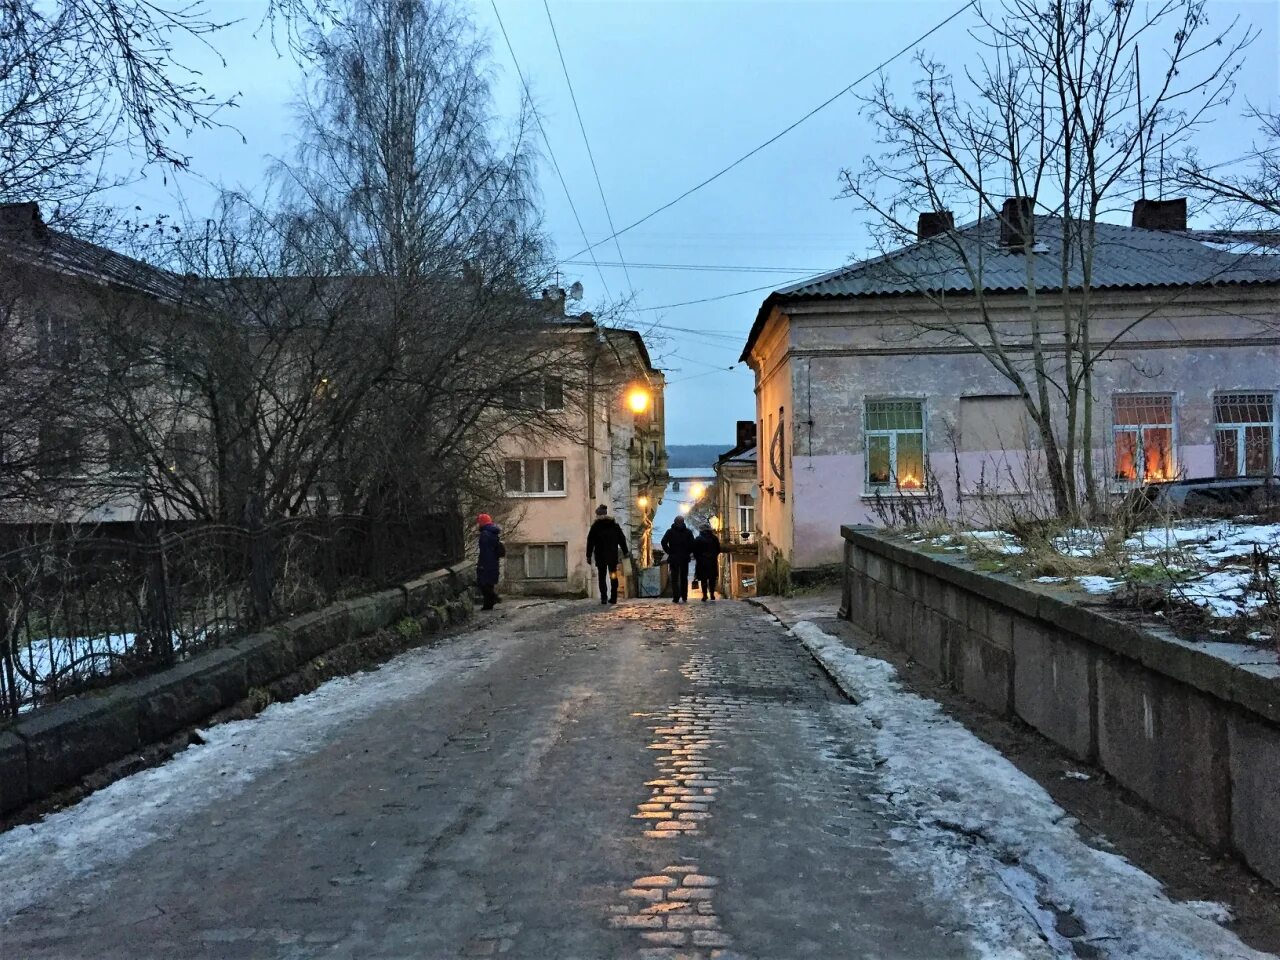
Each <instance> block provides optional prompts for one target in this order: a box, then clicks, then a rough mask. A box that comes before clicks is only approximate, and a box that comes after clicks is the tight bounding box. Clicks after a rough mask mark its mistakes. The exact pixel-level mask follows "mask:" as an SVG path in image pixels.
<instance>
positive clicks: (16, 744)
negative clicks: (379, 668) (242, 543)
mask: <svg viewBox="0 0 1280 960" xmlns="http://www.w3.org/2000/svg"><path fill="white" fill-rule="evenodd" d="M472 580H473V571H472V570H471V569H470V568H463V567H461V566H456V567H449V568H446V569H444V570H438V571H436V572H434V573H431V574H428V575H427V576H424V577H421V578H419V579H417V580H412V581H410V582H409V583H405V584H402V585H401V586H399V587H396V588H394V589H391V590H383V591H381V592H379V593H375V594H371V595H369V596H366V597H361V598H359V599H356V600H347V601H343V602H341V603H335V604H332V605H331V606H328V607H325V608H324V609H322V610H317V611H314V612H312V613H308V614H304V615H302V616H299V617H295V618H293V619H292V620H287V621H285V622H284V623H281V624H279V625H277V626H275V627H273V628H272V629H270V630H266V631H264V632H262V633H256V634H253V635H252V636H248V637H243V638H241V639H240V640H237V641H236V642H234V643H231V644H228V645H227V646H225V647H219V648H217V649H215V650H210V651H208V652H205V653H201V654H199V655H197V656H195V657H192V658H191V659H190V660H186V661H183V662H182V663H179V664H177V665H175V666H173V667H170V668H169V669H167V670H164V671H162V672H160V673H156V674H151V675H149V676H145V677H140V678H138V679H137V680H131V681H128V682H125V683H121V684H117V685H115V686H112V687H109V688H106V689H104V690H101V691H96V692H92V693H86V694H84V695H82V696H78V697H76V698H74V699H71V700H66V701H63V702H61V703H56V704H52V705H50V706H48V707H45V708H43V709H40V710H37V711H36V712H34V713H32V714H31V715H29V716H25V717H22V718H20V719H19V720H17V721H16V722H15V723H13V724H11V725H9V726H7V727H4V728H3V729H0V816H3V815H5V814H8V813H11V812H13V811H15V810H18V809H19V808H21V807H23V806H25V805H27V804H30V803H35V802H36V801H39V800H42V799H44V798H46V797H49V796H51V795H52V794H54V793H55V792H57V791H59V790H63V789H65V788H67V787H71V786H73V785H75V784H76V783H77V782H78V781H79V780H80V779H81V778H82V777H84V776H85V775H87V774H89V773H92V772H93V771H94V770H97V769H98V768H100V767H103V766H105V765H107V764H110V763H114V762H115V761H117V760H120V759H121V758H123V757H125V756H128V755H129V754H131V753H134V752H136V751H138V750H139V749H141V748H142V747H144V746H147V745H148V744H152V743H156V742H159V741H161V740H163V739H165V738H166V737H170V736H172V735H173V734H175V733H177V732H178V731H180V730H182V729H184V728H186V727H190V726H193V725H195V724H198V723H200V722H201V721H202V720H204V719H206V718H207V717H210V716H212V715H213V714H215V713H217V712H218V711H220V710H222V709H224V708H226V707H229V706H231V705H233V704H235V703H238V702H239V701H241V700H243V699H244V698H245V697H246V696H248V694H249V692H250V691H251V690H253V689H255V688H260V687H265V686H267V685H268V684H270V683H272V682H273V681H276V680H279V679H280V678H282V677H285V676H288V675H289V674H292V673H294V672H296V671H297V670H298V669H299V668H301V667H302V666H303V665H304V664H306V663H307V662H308V661H310V660H313V659H315V658H316V657H319V656H321V655H323V654H325V653H326V652H328V651H330V650H332V649H333V648H335V647H337V646H339V645H341V644H344V643H347V642H348V641H350V640H353V639H355V638H358V637H363V636H366V635H368V634H371V633H373V632H374V631H377V630H380V629H382V628H384V627H389V626H391V625H393V624H396V623H398V622H399V621H401V620H402V619H404V618H405V617H413V618H415V619H417V620H418V621H419V622H420V623H421V624H422V626H423V628H424V630H425V631H426V632H435V631H438V630H442V629H444V628H445V627H447V626H449V625H451V624H456V623H461V622H462V621H464V620H466V619H467V618H469V617H470V616H471V610H472V600H471V596H470V584H471V581H472Z"/></svg>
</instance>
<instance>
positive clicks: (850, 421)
mask: <svg viewBox="0 0 1280 960" xmlns="http://www.w3.org/2000/svg"><path fill="white" fill-rule="evenodd" d="M1014 202H1015V201H1010V203H1014ZM1018 202H1020V201H1018ZM1009 206H1010V205H1009V203H1007V204H1006V206H1005V211H1006V214H1007V212H1008V210H1009ZM1185 211H1186V208H1185V203H1183V202H1181V201H1163V202H1153V201H1139V203H1138V204H1137V205H1136V206H1135V208H1134V212H1133V220H1132V225H1131V226H1122V225H1116V224H1102V223H1099V224H1096V238H1095V242H1094V243H1092V244H1091V245H1090V246H1089V247H1088V249H1087V255H1088V257H1089V258H1090V262H1089V266H1090V269H1091V274H1090V276H1091V280H1090V282H1089V283H1088V284H1085V282H1084V280H1083V274H1082V272H1081V265H1080V262H1079V260H1080V259H1081V258H1080V257H1076V256H1075V255H1074V254H1072V256H1071V257H1070V258H1064V257H1063V256H1062V251H1063V248H1064V241H1063V239H1062V237H1063V233H1064V229H1063V223H1062V221H1061V220H1059V219H1057V218H1054V217H1048V216H1036V217H1035V218H1034V224H1035V240H1034V242H1032V243H1024V242H1023V241H1024V239H1025V238H1023V237H1020V236H1018V235H1017V234H1016V231H1013V230H1011V229H1010V219H1009V218H1008V217H1007V216H1004V215H1002V216H1000V217H992V218H987V219H983V220H980V221H978V222H976V223H973V224H970V225H968V226H964V227H960V228H954V227H952V226H951V218H950V216H949V215H947V214H942V215H938V214H926V215H924V216H922V217H921V219H920V226H921V230H920V233H919V236H918V238H917V242H915V243H913V244H910V245H908V246H906V247H903V248H901V249H897V250H893V251H890V252H888V253H886V254H885V255H883V256H880V257H876V258H874V259H869V260H865V261H862V262H858V263H854V264H852V265H850V266H848V267H845V268H842V269H839V270H836V271H833V272H832V273H829V274H826V275H824V276H820V277H817V278H815V279H812V280H809V281H805V282H803V283H799V284H796V285H794V286H790V287H786V288H783V289H780V290H777V291H775V292H774V293H772V294H770V295H769V296H768V297H767V298H766V299H765V301H764V303H763V304H762V305H761V307H760V309H759V312H758V314H757V316H756V320H755V324H754V326H753V327H752V329H751V332H750V335H749V337H748V340H747V343H746V346H745V348H744V350H743V353H742V359H743V360H744V361H746V362H747V363H748V364H749V365H750V366H751V368H752V370H753V371H754V372H755V383H756V387H755V393H756V406H757V419H758V426H759V430H760V443H759V464H760V472H759V483H760V493H761V495H760V501H759V504H758V506H757V511H758V523H759V525H760V532H761V548H762V556H761V560H762V562H765V561H768V562H770V563H778V564H782V565H787V566H789V567H792V568H795V569H807V568H816V567H821V566H823V565H826V564H830V563H835V562H837V561H838V559H839V556H840V536H839V526H840V524H842V523H878V522H882V521H883V520H884V519H885V514H886V513H892V512H893V511H894V510H895V509H897V508H901V507H904V506H905V507H908V508H909V507H911V506H912V505H915V504H921V505H923V501H925V500H928V501H929V503H930V504H931V507H930V508H931V509H938V510H945V511H947V512H948V513H949V514H951V515H956V514H959V513H964V512H966V511H968V512H969V513H971V514H972V515H976V516H981V514H982V510H983V507H984V505H986V506H990V505H991V504H992V503H994V502H999V501H1001V500H1002V499H1003V501H1004V502H1010V501H1011V500H1016V499H1017V498H1028V497H1034V496H1036V495H1037V493H1038V492H1040V489H1041V488H1042V485H1043V477H1042V475H1041V473H1040V471H1039V469H1038V462H1039V457H1040V453H1039V449H1038V437H1037V434H1036V432H1035V431H1033V430H1031V429H1030V425H1029V423H1028V418H1027V415H1026V405H1025V404H1024V402H1023V400H1022V397H1021V395H1020V394H1019V393H1018V391H1017V390H1015V389H1014V388H1013V384H1012V382H1011V380H1010V379H1009V378H1008V377H1007V376H1005V375H1004V374H1002V373H1001V372H999V371H998V370H997V369H996V366H995V365H994V364H993V362H992V360H991V358H990V357H989V356H987V355H984V353H985V352H986V351H987V346H986V345H987V344H989V343H990V342H991V340H992V338H997V342H998V343H999V345H1000V349H1002V350H1005V351H1007V352H1008V353H1009V354H1010V355H1011V356H1013V358H1014V361H1013V362H1014V363H1015V364H1023V365H1025V364H1026V362H1027V360H1028V359H1029V356H1030V349H1031V348H1030V343H1031V341H1030V329H1029V325H1028V320H1027V318H1028V311H1029V310H1031V309H1032V308H1033V307H1034V309H1036V310H1038V311H1040V314H1039V315H1041V316H1049V315H1052V311H1054V310H1058V311H1059V313H1061V312H1062V305H1063V304H1064V303H1074V304H1077V305H1078V304H1079V303H1080V302H1081V293H1082V291H1083V290H1084V289H1085V288H1086V287H1087V290H1088V308H1087V315H1088V317H1089V331H1090V336H1091V343H1092V349H1093V350H1094V351H1095V353H1094V356H1095V361H1094V363H1093V365H1092V367H1091V369H1092V391H1091V397H1092V411H1093V416H1092V420H1091V421H1090V422H1091V424H1092V436H1093V443H1092V445H1091V446H1092V449H1091V451H1090V453H1089V456H1091V458H1092V462H1093V464H1094V465H1095V468H1096V472H1097V475H1098V476H1100V477H1101V478H1103V484H1104V486H1105V488H1106V490H1107V491H1108V492H1121V491H1123V490H1125V489H1128V488H1129V487H1131V486H1133V485H1134V484H1137V483H1142V482H1145V481H1154V480H1161V479H1167V478H1173V477H1203V476H1215V475H1217V476H1235V475H1238V474H1257V473H1268V472H1271V471H1273V470H1274V469H1275V465H1276V461H1277V402H1276V397H1277V391H1278V390H1280V305H1278V304H1277V292H1278V290H1277V286H1278V285H1280V257H1277V256H1274V255H1262V254H1257V253H1247V252H1240V251H1239V250H1237V249H1235V248H1232V247H1230V246H1227V245H1225V244H1223V243H1221V242H1213V241H1222V240H1224V239H1227V238H1224V237H1221V236H1215V237H1209V236H1205V235H1202V234H1196V233H1194V232H1190V231H1187V230H1186V229H1185V227H1186V213H1185ZM1069 226H1071V227H1073V228H1078V227H1079V225H1078V224H1074V223H1073V224H1070V225H1069ZM1074 233H1075V234H1078V233H1079V230H1078V229H1076V230H1074ZM1068 235H1069V236H1071V235H1073V231H1068ZM1068 250H1069V252H1070V251H1074V250H1075V247H1069V248H1068ZM1067 260H1070V262H1069V264H1068V267H1067V269H1068V273H1067V276H1068V280H1067V283H1066V285H1065V286H1066V289H1065V292H1064V289H1063V287H1064V284H1063V282H1062V276H1063V274H1062V269H1061V264H1063V263H1064V262H1065V261H1067ZM1029 278H1032V279H1029ZM973 330H979V331H986V333H982V334H981V335H980V336H974V335H973V333H972V331H973ZM1046 336H1047V337H1048V343H1049V348H1048V352H1049V353H1050V354H1052V353H1053V351H1054V346H1053V345H1054V344H1055V343H1061V340H1060V339H1059V340H1054V337H1055V336H1056V333H1055V332H1053V331H1050V332H1049V333H1047V334H1046ZM984 338H986V339H985V340H984ZM1058 352H1059V354H1061V353H1062V352H1063V351H1061V349H1060V348H1059V351H1058ZM1060 359H1061V357H1060V356H1059V360H1060ZM1054 403H1056V401H1054ZM1050 409H1053V406H1052V405H1051V406H1050Z"/></svg>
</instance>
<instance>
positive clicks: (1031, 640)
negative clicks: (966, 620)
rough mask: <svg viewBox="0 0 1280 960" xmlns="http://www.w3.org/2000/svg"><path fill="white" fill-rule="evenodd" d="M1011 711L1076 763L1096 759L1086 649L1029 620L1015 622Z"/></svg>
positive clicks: (1091, 675)
mask: <svg viewBox="0 0 1280 960" xmlns="http://www.w3.org/2000/svg"><path fill="white" fill-rule="evenodd" d="M1012 629H1013V708H1014V712H1015V713H1017V715H1018V716H1020V717H1021V718H1022V719H1023V720H1025V721H1026V722H1027V723H1029V724H1031V726H1033V727H1035V728H1036V729H1037V730H1039V731H1040V732H1041V733H1042V734H1044V735H1045V736H1046V737H1048V738H1049V739H1050V740H1052V741H1053V742H1054V743H1056V744H1058V745H1059V746H1062V747H1065V748H1066V750H1067V751H1068V752H1069V753H1070V754H1071V755H1072V756H1074V757H1075V758H1076V759H1078V760H1084V761H1091V760H1093V757H1094V750H1095V738H1094V730H1093V703H1094V689H1093V679H1094V673H1093V663H1092V657H1091V656H1090V652H1089V648H1088V647H1087V646H1086V645H1084V644H1083V643H1077V642H1075V641H1072V640H1070V639H1067V637H1066V635H1064V634H1059V633H1055V632H1053V631H1050V630H1046V629H1044V628H1043V627H1041V626H1040V625H1039V624H1037V623H1036V622H1035V621H1033V620H1028V619H1026V618H1025V617H1018V618H1017V619H1016V620H1014V621H1013V626H1012Z"/></svg>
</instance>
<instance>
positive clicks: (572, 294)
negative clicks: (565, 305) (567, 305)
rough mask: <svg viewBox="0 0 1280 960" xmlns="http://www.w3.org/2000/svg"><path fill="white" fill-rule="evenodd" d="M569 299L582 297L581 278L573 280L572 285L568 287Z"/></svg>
mask: <svg viewBox="0 0 1280 960" xmlns="http://www.w3.org/2000/svg"><path fill="white" fill-rule="evenodd" d="M569 299H570V300H581V299H582V281H581V280H575V281H573V286H571V287H570V288H569Z"/></svg>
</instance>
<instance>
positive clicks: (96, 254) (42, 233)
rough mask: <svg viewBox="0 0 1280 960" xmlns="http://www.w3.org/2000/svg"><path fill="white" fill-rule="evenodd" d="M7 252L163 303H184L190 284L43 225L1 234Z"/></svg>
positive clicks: (37, 263) (170, 272) (157, 269)
mask: <svg viewBox="0 0 1280 960" xmlns="http://www.w3.org/2000/svg"><path fill="white" fill-rule="evenodd" d="M0 243H2V244H3V249H4V250H5V252H7V253H9V254H11V255H13V256H15V257H18V258H20V259H23V260H25V261H27V262H28V263H31V264H33V265H39V266H43V267H47V268H49V269H52V270H58V271H61V272H63V273H70V274H76V275H79V276H84V277H91V278H93V279H95V280H99V281H102V282H104V283H108V284H112V285H114V286H118V287H124V288H127V289H130V290H134V291H136V292H139V293H145V294H149V295H150V296H153V297H158V298H160V299H162V300H181V299H183V298H184V297H185V296H187V295H188V293H189V288H190V284H189V283H188V282H187V281H186V280H185V279H184V278H183V277H182V276H180V275H179V274H176V273H173V272H172V271H169V270H163V269H161V268H159V267H154V266H152V265H151V264H149V263H144V262H143V261H141V260H135V259H134V258H133V257H126V256H125V255H124V254H121V253H116V252H115V251H114V250H110V249H108V248H107V247H102V246H99V245H98V244H96V243H90V242H89V241H87V240H81V239H80V238H78V237H74V236H72V235H71V234H69V233H63V232H62V231H60V230H51V229H49V228H47V227H43V226H41V227H40V228H39V230H38V232H34V233H31V232H16V231H8V230H6V231H3V232H0Z"/></svg>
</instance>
